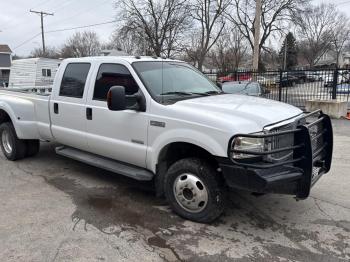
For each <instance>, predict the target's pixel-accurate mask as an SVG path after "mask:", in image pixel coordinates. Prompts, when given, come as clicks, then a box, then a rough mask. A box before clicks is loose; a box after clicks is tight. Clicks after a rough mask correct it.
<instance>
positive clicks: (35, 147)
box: [26, 140, 40, 157]
mask: <svg viewBox="0 0 350 262" xmlns="http://www.w3.org/2000/svg"><path fill="white" fill-rule="evenodd" d="M26 145H27V151H26V156H27V157H31V156H35V155H36V154H38V153H39V150H40V141H39V140H26Z"/></svg>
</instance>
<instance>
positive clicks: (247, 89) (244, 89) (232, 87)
mask: <svg viewBox="0 0 350 262" xmlns="http://www.w3.org/2000/svg"><path fill="white" fill-rule="evenodd" d="M222 90H223V91H224V92H226V93H230V94H246V95H252V96H253V95H256V96H257V95H259V94H260V88H259V84H258V83H254V82H245V83H244V82H242V83H232V82H227V83H224V84H223V85H222Z"/></svg>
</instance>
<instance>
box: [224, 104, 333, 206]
mask: <svg viewBox="0 0 350 262" xmlns="http://www.w3.org/2000/svg"><path fill="white" fill-rule="evenodd" d="M314 117H317V120H314V121H313V122H307V119H308V118H314ZM315 126H321V127H322V128H321V130H319V128H317V130H316V133H315V132H313V133H312V134H310V130H311V129H314V128H315ZM283 135H293V136H294V143H293V145H291V146H287V147H282V148H277V149H276V148H274V149H265V150H264V151H262V152H258V151H252V150H237V149H233V148H234V144H232V141H234V139H235V138H236V137H248V138H264V139H270V140H272V138H276V137H279V136H283ZM320 138H322V139H320ZM318 139H320V141H322V144H321V145H319V147H317V148H313V147H314V146H313V145H314V144H319V143H315V140H316V141H319V140H318ZM332 151H333V130H332V124H331V120H330V118H329V116H328V115H326V114H323V113H322V111H321V110H317V111H314V112H311V113H309V114H306V115H304V116H303V117H301V118H300V119H298V123H297V125H296V128H295V129H292V130H286V131H279V132H273V133H266V134H237V135H235V136H233V137H232V138H231V140H230V143H229V148H228V155H229V157H230V159H231V161H232V162H233V163H234V164H235V165H238V166H242V167H245V168H254V169H268V168H275V167H280V166H294V167H297V168H300V169H301V170H303V176H302V181H301V183H300V190H298V192H297V197H298V198H301V199H302V198H306V197H308V195H309V193H310V189H311V187H312V185H313V184H315V183H316V182H317V180H318V179H319V178H320V177H321V176H322V175H323V174H325V173H327V172H328V171H329V170H330V168H331V162H332ZM282 152H293V157H292V158H291V159H286V160H281V161H278V162H276V163H271V162H268V161H266V159H268V158H267V157H266V156H268V155H272V154H276V153H282ZM235 153H236V154H248V155H252V156H253V157H255V158H258V159H260V160H259V161H258V162H254V163H251V162H247V161H246V160H242V159H240V160H237V159H234V158H233V157H232V155H233V154H235ZM264 159H265V160H264ZM316 170H317V171H316Z"/></svg>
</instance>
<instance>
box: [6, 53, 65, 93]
mask: <svg viewBox="0 0 350 262" xmlns="http://www.w3.org/2000/svg"><path fill="white" fill-rule="evenodd" d="M60 63H61V60H60V59H51V58H42V57H38V58H26V59H18V60H13V61H12V67H11V73H10V79H9V87H11V88H26V87H47V86H51V85H52V83H53V80H54V78H55V75H56V72H57V69H58V67H59V65H60Z"/></svg>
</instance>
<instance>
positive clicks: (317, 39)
mask: <svg viewBox="0 0 350 262" xmlns="http://www.w3.org/2000/svg"><path fill="white" fill-rule="evenodd" d="M337 16H338V15H337V10H336V8H335V7H334V6H333V5H329V4H320V5H317V6H309V7H308V8H306V9H305V10H304V11H300V12H299V13H298V15H296V16H295V22H296V24H297V25H298V31H299V37H300V38H301V44H300V45H299V47H300V52H301V54H302V55H303V56H304V57H305V59H306V60H307V62H308V63H309V65H310V66H311V67H312V66H314V65H315V64H316V63H317V62H318V61H319V60H320V58H321V57H322V55H323V54H325V53H326V52H327V51H329V50H330V49H331V41H332V34H333V33H332V31H333V30H334V28H335V21H336V17H337Z"/></svg>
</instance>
